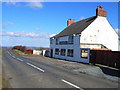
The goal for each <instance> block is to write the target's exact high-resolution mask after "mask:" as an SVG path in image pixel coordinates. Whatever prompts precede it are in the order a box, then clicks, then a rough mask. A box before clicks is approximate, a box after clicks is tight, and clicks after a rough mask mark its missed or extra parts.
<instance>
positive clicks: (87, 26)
mask: <svg viewBox="0 0 120 90" xmlns="http://www.w3.org/2000/svg"><path fill="white" fill-rule="evenodd" d="M50 49H51V50H50V53H51V54H50V56H51V57H54V58H61V59H66V60H72V61H77V62H84V63H89V60H88V58H85V57H87V55H88V54H89V52H88V50H89V49H111V50H112V51H118V35H117V33H116V32H115V31H114V29H113V28H112V26H111V25H110V23H109V22H108V20H107V12H106V10H104V9H103V7H102V6H98V7H97V9H96V16H93V17H90V18H87V19H84V20H81V21H78V22H75V21H74V20H73V19H69V20H68V21H67V27H66V28H65V29H64V30H63V31H61V32H60V33H59V34H57V35H55V36H53V37H51V38H50Z"/></svg>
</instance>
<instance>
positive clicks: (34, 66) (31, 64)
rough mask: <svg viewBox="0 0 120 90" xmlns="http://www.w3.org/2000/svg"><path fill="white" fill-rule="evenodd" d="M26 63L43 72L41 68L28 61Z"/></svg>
mask: <svg viewBox="0 0 120 90" xmlns="http://www.w3.org/2000/svg"><path fill="white" fill-rule="evenodd" d="M27 64H28V65H30V66H32V67H34V68H36V69H38V70H40V71H42V72H45V71H44V70H43V69H41V68H39V67H37V66H35V65H33V64H30V63H27Z"/></svg>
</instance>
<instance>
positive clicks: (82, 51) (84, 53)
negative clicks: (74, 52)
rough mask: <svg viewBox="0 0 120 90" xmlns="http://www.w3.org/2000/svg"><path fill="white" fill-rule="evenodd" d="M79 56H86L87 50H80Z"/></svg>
mask: <svg viewBox="0 0 120 90" xmlns="http://www.w3.org/2000/svg"><path fill="white" fill-rule="evenodd" d="M81 58H86V59H87V58H88V50H81Z"/></svg>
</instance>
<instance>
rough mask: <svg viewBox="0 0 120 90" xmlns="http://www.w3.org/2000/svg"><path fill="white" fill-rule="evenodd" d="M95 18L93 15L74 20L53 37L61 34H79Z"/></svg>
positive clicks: (61, 35)
mask: <svg viewBox="0 0 120 90" xmlns="http://www.w3.org/2000/svg"><path fill="white" fill-rule="evenodd" d="M95 19H96V16H93V17H90V18H87V19H83V20H81V21H78V22H75V23H73V24H71V25H70V26H68V27H66V28H65V29H64V30H63V31H61V32H60V33H59V34H57V35H55V36H54V37H55V38H57V37H63V36H70V35H73V34H80V33H81V32H82V31H83V30H84V29H85V28H87V27H88V26H89V25H90V24H91V23H92V22H93V21H94V20H95Z"/></svg>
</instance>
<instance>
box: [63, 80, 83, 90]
mask: <svg viewBox="0 0 120 90" xmlns="http://www.w3.org/2000/svg"><path fill="white" fill-rule="evenodd" d="M62 81H63V82H64V83H67V84H69V85H71V86H73V87H75V88H78V89H80V90H84V89H82V88H80V87H78V86H76V85H74V84H72V83H70V82H68V81H66V80H64V79H62Z"/></svg>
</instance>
